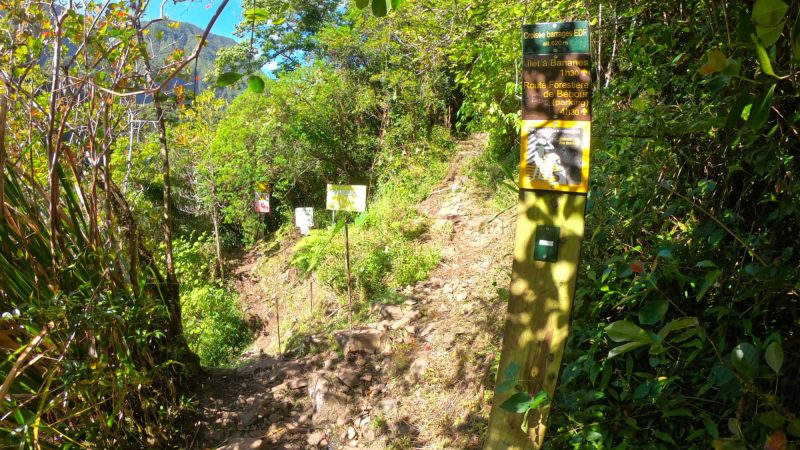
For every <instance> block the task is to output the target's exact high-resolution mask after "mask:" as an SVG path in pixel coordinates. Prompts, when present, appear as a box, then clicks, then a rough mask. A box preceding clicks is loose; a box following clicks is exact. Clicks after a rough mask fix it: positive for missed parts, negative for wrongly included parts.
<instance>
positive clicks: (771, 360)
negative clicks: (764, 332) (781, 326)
mask: <svg viewBox="0 0 800 450" xmlns="http://www.w3.org/2000/svg"><path fill="white" fill-rule="evenodd" d="M764 359H766V360H767V365H768V366H769V367H770V369H772V371H773V372H775V373H778V372H780V371H781V367H782V366H783V347H782V346H781V343H780V342H777V341H776V342H773V343H771V344H769V345H768V346H767V350H766V352H765V353H764Z"/></svg>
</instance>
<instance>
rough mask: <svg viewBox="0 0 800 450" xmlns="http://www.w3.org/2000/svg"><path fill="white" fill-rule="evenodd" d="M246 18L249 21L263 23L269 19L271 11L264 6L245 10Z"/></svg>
mask: <svg viewBox="0 0 800 450" xmlns="http://www.w3.org/2000/svg"><path fill="white" fill-rule="evenodd" d="M243 15H244V20H245V21H246V22H247V23H251V24H252V23H256V24H258V23H261V22H264V21H267V20H269V17H270V13H269V11H267V10H266V9H264V8H255V9H248V10H246V11H244V13H243Z"/></svg>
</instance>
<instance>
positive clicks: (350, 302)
mask: <svg viewBox="0 0 800 450" xmlns="http://www.w3.org/2000/svg"><path fill="white" fill-rule="evenodd" d="M344 246H345V259H344V261H345V265H346V267H347V307H348V313H349V317H350V331H353V293H352V291H351V289H350V235H349V233H348V231H347V221H345V223H344Z"/></svg>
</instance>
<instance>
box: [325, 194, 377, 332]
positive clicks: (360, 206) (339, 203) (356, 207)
mask: <svg viewBox="0 0 800 450" xmlns="http://www.w3.org/2000/svg"><path fill="white" fill-rule="evenodd" d="M325 205H326V208H327V209H329V210H331V211H353V212H363V211H364V210H365V209H367V187H366V186H362V185H356V184H329V185H328V190H327V195H326V202H325ZM344 245H345V267H346V269H347V306H348V315H349V322H350V331H353V293H352V289H351V287H350V234H349V231H348V229H347V220H345V221H344Z"/></svg>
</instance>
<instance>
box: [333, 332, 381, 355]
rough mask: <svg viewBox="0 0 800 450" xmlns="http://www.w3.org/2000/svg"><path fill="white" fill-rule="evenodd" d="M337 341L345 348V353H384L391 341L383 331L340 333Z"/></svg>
mask: <svg viewBox="0 0 800 450" xmlns="http://www.w3.org/2000/svg"><path fill="white" fill-rule="evenodd" d="M336 340H337V341H339V344H340V345H341V346H342V348H344V352H345V353H348V354H349V353H358V352H364V353H382V352H384V351H386V350H388V349H389V346H390V345H391V339H390V338H389V335H388V334H387V333H385V332H383V331H381V330H374V329H362V330H353V331H352V332H346V331H343V332H340V333H338V334H337V335H336Z"/></svg>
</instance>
